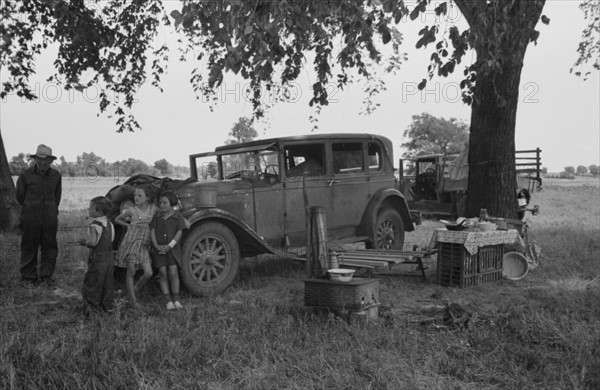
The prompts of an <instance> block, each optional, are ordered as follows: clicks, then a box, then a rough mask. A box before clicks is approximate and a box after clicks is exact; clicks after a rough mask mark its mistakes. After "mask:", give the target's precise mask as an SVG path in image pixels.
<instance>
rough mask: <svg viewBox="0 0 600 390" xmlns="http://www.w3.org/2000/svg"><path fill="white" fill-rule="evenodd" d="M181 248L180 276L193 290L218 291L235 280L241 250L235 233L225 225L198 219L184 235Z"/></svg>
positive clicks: (207, 293)
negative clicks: (196, 223)
mask: <svg viewBox="0 0 600 390" xmlns="http://www.w3.org/2000/svg"><path fill="white" fill-rule="evenodd" d="M182 249H183V251H182V252H183V253H182V259H181V278H182V281H183V284H184V286H185V287H186V288H187V289H188V290H189V291H191V292H192V293H194V294H198V295H211V294H216V293H220V292H221V291H223V290H225V289H226V288H227V287H229V285H230V284H231V283H232V282H233V280H234V279H235V277H236V275H237V272H238V268H239V261H240V250H239V245H238V242H237V239H236V238H235V235H234V234H233V233H232V232H231V230H230V229H229V228H228V227H227V226H225V225H224V224H222V223H220V222H201V223H200V224H199V225H198V226H196V227H194V228H193V229H192V231H191V232H190V233H189V234H188V235H187V237H186V238H185V242H184V244H183V248H182Z"/></svg>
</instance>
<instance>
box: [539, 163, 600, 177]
mask: <svg viewBox="0 0 600 390" xmlns="http://www.w3.org/2000/svg"><path fill="white" fill-rule="evenodd" d="M542 173H543V174H545V175H546V177H552V178H558V179H574V178H575V176H593V177H598V176H600V167H599V166H598V165H596V164H592V165H590V166H588V167H586V166H584V165H578V166H577V168H575V167H574V166H568V167H565V168H564V170H563V171H562V172H560V173H548V168H546V167H543V168H542Z"/></svg>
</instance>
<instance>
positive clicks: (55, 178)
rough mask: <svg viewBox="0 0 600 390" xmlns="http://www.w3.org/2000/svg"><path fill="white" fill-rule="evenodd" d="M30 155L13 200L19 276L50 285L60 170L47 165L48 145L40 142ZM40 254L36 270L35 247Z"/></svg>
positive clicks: (54, 248)
mask: <svg viewBox="0 0 600 390" xmlns="http://www.w3.org/2000/svg"><path fill="white" fill-rule="evenodd" d="M31 157H33V158H34V160H35V164H34V165H33V166H32V167H30V168H27V169H25V170H24V171H23V172H21V174H20V175H19V178H18V179H17V201H19V203H20V204H21V206H22V207H23V210H22V213H21V231H22V236H21V279H22V280H23V281H27V282H32V283H37V282H39V281H41V282H44V283H47V284H48V285H53V284H54V280H53V279H52V275H53V274H54V266H55V265H56V256H57V255H58V243H57V242H56V233H57V230H58V205H59V203H60V196H61V192H62V181H61V175H60V172H58V171H57V170H56V169H53V168H50V164H51V163H52V161H54V160H56V157H54V156H53V155H52V149H50V148H49V147H48V146H46V145H40V146H38V148H37V151H36V153H35V154H34V155H32V156H31ZM40 247H41V250H42V256H41V260H40V262H39V263H40V264H39V274H38V249H39V248H40Z"/></svg>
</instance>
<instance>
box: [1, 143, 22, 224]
mask: <svg viewBox="0 0 600 390" xmlns="http://www.w3.org/2000/svg"><path fill="white" fill-rule="evenodd" d="M15 193H16V190H15V183H14V182H13V179H12V176H11V175H10V168H9V167H8V159H7V158H6V151H5V149H4V141H3V140H2V133H1V132H0V231H2V232H7V231H15V230H16V229H17V227H18V226H19V223H20V216H21V206H20V205H19V203H18V202H17V199H16V197H15Z"/></svg>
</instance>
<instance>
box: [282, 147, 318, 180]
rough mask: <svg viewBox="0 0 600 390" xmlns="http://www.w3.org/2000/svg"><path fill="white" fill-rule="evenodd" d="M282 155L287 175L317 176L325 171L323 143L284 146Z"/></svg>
mask: <svg viewBox="0 0 600 390" xmlns="http://www.w3.org/2000/svg"><path fill="white" fill-rule="evenodd" d="M284 156H285V172H286V174H287V175H288V176H302V175H306V176H318V175H324V174H325V172H326V169H325V147H324V145H323V144H308V145H306V144H304V145H288V146H286V147H284Z"/></svg>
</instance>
